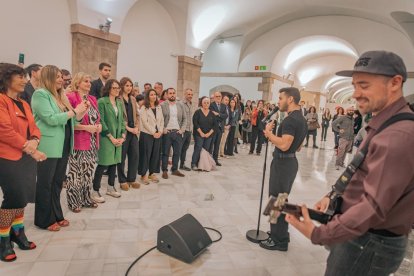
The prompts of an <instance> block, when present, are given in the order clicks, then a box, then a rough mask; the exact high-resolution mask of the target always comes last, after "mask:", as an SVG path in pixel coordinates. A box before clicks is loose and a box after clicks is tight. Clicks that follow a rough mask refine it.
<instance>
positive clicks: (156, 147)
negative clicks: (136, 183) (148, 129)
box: [138, 131, 161, 176]
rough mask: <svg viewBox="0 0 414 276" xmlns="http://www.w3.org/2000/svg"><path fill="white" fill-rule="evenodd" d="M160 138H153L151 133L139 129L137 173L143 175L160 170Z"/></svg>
mask: <svg viewBox="0 0 414 276" xmlns="http://www.w3.org/2000/svg"><path fill="white" fill-rule="evenodd" d="M160 149H161V138H158V139H155V138H154V136H152V135H151V134H148V133H145V132H142V131H141V134H140V136H139V165H138V174H139V175H141V176H144V175H146V174H147V172H148V171H149V174H150V175H151V174H153V173H159V172H160Z"/></svg>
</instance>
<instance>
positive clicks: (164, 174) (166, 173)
mask: <svg viewBox="0 0 414 276" xmlns="http://www.w3.org/2000/svg"><path fill="white" fill-rule="evenodd" d="M162 178H164V179H168V172H167V171H163V172H162Z"/></svg>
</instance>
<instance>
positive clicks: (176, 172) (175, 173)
mask: <svg viewBox="0 0 414 276" xmlns="http://www.w3.org/2000/svg"><path fill="white" fill-rule="evenodd" d="M171 174H172V175H175V176H179V177H184V176H185V175H184V174H183V173H182V172H180V171H179V170H176V171H173V172H172V173H171Z"/></svg>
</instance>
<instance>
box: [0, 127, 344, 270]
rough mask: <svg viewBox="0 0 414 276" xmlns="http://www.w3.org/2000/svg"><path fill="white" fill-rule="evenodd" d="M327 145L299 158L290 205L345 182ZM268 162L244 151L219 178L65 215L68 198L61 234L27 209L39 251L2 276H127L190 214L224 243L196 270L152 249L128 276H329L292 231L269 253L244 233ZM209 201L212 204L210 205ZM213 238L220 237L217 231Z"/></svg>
mask: <svg viewBox="0 0 414 276" xmlns="http://www.w3.org/2000/svg"><path fill="white" fill-rule="evenodd" d="M330 135H331V134H330ZM328 138H329V141H328V142H325V143H322V144H320V145H319V146H320V148H319V149H312V148H304V149H302V151H301V152H300V153H299V154H298V159H299V173H298V176H297V178H296V181H295V183H294V186H293V190H292V193H291V196H290V201H291V202H296V203H306V204H307V205H310V206H312V205H313V204H314V203H315V202H316V201H317V200H319V199H320V197H321V196H322V195H323V194H325V193H326V192H327V191H328V190H329V189H330V185H332V184H333V182H334V181H335V179H336V177H337V176H338V175H339V173H340V172H339V171H336V170H335V167H334V160H335V157H334V150H333V137H328ZM271 150H272V149H271V148H269V153H271ZM191 152H192V150H191V148H190V150H189V153H191ZM270 156H271V154H269V157H268V161H269V162H268V165H269V164H270V160H271V159H270ZM348 157H349V156H348ZM263 161H264V152H262V155H261V156H256V155H248V150H247V149H241V148H240V149H239V154H238V155H237V156H236V158H234V159H223V160H221V162H222V164H223V166H222V167H219V169H218V170H216V171H213V172H209V173H207V172H194V171H192V172H188V173H186V176H185V177H184V178H179V177H175V176H170V178H169V179H168V180H163V179H162V180H161V182H160V183H158V184H150V185H148V186H141V188H140V189H139V190H130V191H128V192H122V197H121V198H119V199H115V198H111V197H106V200H107V201H106V203H104V204H101V205H99V208H97V209H83V210H82V212H81V213H78V214H75V213H72V212H71V211H69V210H68V209H67V207H66V198H65V193H64V192H63V193H62V205H63V206H64V208H65V209H64V212H65V217H66V219H68V220H69V221H70V223H71V225H70V226H69V227H67V228H63V229H62V230H61V231H60V232H56V233H52V232H48V231H45V230H40V229H38V228H36V227H35V226H34V225H33V213H34V206H33V205H32V204H31V205H29V206H28V207H27V209H26V228H27V232H28V236H29V237H30V239H31V240H33V241H35V242H36V243H37V246H38V247H37V249H35V250H32V251H24V252H23V251H21V250H19V249H17V250H16V254H17V256H18V259H17V261H15V262H13V263H3V262H0V275H13V276H20V275H30V276H37V275H42V276H43V275H54V276H58V275H82V276H92V275H108V276H109V275H111V276H112V275H125V272H126V270H127V268H128V266H129V265H130V263H131V262H132V261H133V260H134V259H135V258H136V257H138V256H139V255H140V254H142V253H143V252H145V251H146V250H147V249H149V248H151V247H153V246H154V245H156V238H157V230H158V229H159V228H160V227H162V226H164V225H166V224H168V223H170V222H172V221H174V220H175V219H177V218H179V217H181V216H183V215H184V214H186V213H190V214H192V215H193V216H194V217H195V218H196V219H197V220H199V222H200V223H201V224H202V225H203V226H207V227H213V228H216V229H218V230H219V231H221V232H222V234H223V239H222V240H221V241H220V242H218V243H214V244H212V245H211V246H210V247H209V248H208V250H206V252H205V253H203V254H202V255H201V256H200V257H199V258H198V259H197V260H196V261H195V262H193V263H192V264H185V263H183V262H180V261H178V260H175V259H173V258H170V257H168V256H166V255H164V254H162V253H160V252H158V251H157V250H154V251H152V252H151V253H149V254H148V255H147V256H145V257H144V258H143V259H142V260H140V261H139V263H137V264H136V265H135V267H134V268H133V269H132V271H131V272H130V274H129V275H255V276H259V275H289V276H295V275H323V271H324V269H325V260H326V258H327V251H326V250H325V249H324V248H323V247H320V246H315V245H312V244H311V243H310V241H309V240H307V239H306V238H304V237H303V236H302V235H300V234H299V233H298V232H297V231H296V230H294V229H290V235H291V243H290V245H289V251H288V252H273V251H266V250H264V249H261V248H260V247H259V246H258V245H257V244H253V243H251V242H249V241H247V240H246V238H245V233H246V231H247V230H250V229H255V227H256V224H257V215H258V207H259V198H260V185H261V176H262V167H263ZM266 176H267V177H268V173H266ZM267 177H266V185H265V186H266V188H265V194H267V181H268V178H267ZM106 181H107V180H106V178H104V179H103V189H105V188H106ZM209 194H213V195H214V199H213V200H206V199H207V198H208V195H209ZM261 221H262V223H261V229H263V230H265V231H267V230H268V229H269V224H268V223H267V218H266V217H262V220H261ZM210 235H211V237H212V239H215V238H216V237H217V235H216V234H215V233H214V232H211V233H210Z"/></svg>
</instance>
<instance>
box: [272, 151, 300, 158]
mask: <svg viewBox="0 0 414 276" xmlns="http://www.w3.org/2000/svg"><path fill="white" fill-rule="evenodd" d="M273 157H275V158H278V159H286V158H295V157H296V154H295V153H282V152H275V153H274V154H273Z"/></svg>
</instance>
